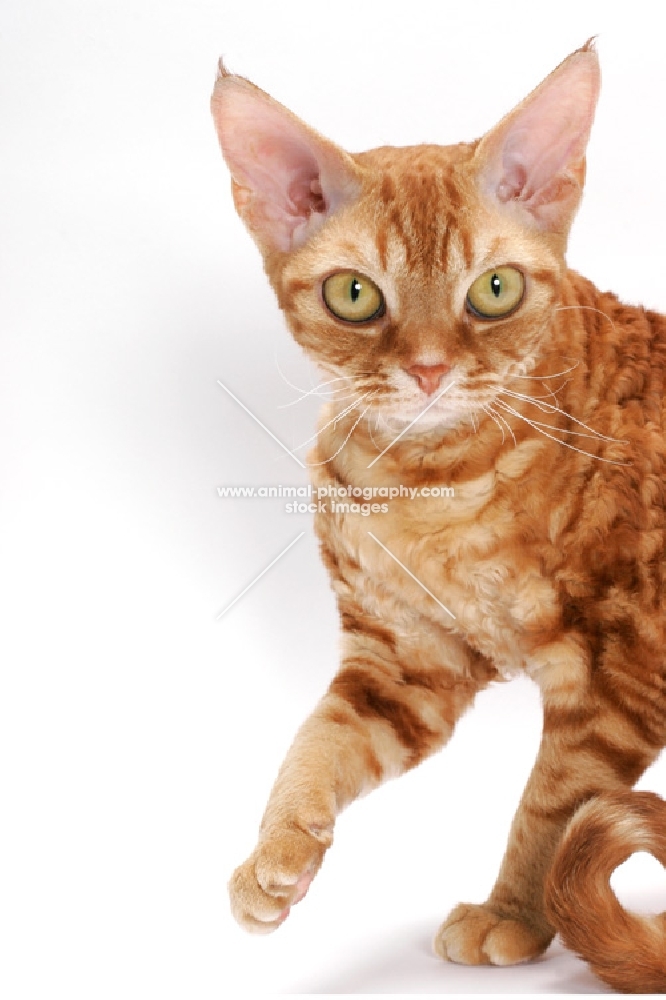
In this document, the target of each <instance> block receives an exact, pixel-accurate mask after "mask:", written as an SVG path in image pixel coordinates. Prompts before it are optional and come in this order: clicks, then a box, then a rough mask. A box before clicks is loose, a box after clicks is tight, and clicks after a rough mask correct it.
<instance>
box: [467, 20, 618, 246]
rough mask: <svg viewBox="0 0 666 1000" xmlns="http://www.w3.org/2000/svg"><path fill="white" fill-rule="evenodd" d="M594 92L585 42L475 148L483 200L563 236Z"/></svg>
mask: <svg viewBox="0 0 666 1000" xmlns="http://www.w3.org/2000/svg"><path fill="white" fill-rule="evenodd" d="M599 84H600V74H599V60H598V58H597V54H596V52H595V50H594V47H593V40H590V41H589V42H587V43H586V44H585V45H584V46H583V48H582V49H578V50H577V51H576V52H573V53H572V54H571V55H570V56H569V57H568V58H567V59H565V60H564V62H563V63H560V65H559V66H558V67H557V69H556V70H554V71H553V72H552V73H551V74H550V76H548V77H546V79H545V80H544V81H543V83H542V84H540V86H538V87H537V88H536V90H534V91H533V92H532V93H531V94H530V95H529V97H527V98H526V99H525V100H524V101H523V102H522V104H519V105H518V107H517V108H514V110H513V111H512V112H510V114H508V115H507V116H506V117H505V118H503V119H502V121H501V122H500V123H499V125H497V126H496V127H495V128H494V129H492V131H490V132H489V133H488V134H487V135H485V136H484V138H483V139H482V140H481V142H480V143H479V146H478V147H477V150H476V153H475V162H476V165H477V171H478V173H477V177H478V181H479V184H480V186H481V190H482V192H483V194H484V195H485V196H486V197H488V198H490V199H492V200H494V201H495V202H496V203H499V204H501V205H506V206H511V205H513V206H514V207H515V209H517V211H518V212H519V213H520V214H521V215H522V216H523V218H524V221H526V222H528V223H529V224H532V225H535V226H536V227H537V228H539V229H542V230H550V231H552V232H559V233H562V234H566V232H567V231H568V229H569V226H570V225H571V222H572V220H573V216H574V213H575V211H576V208H577V206H578V202H579V200H580V196H581V193H582V189H583V181H584V179H585V148H586V146H587V140H588V138H589V135H590V129H591V127H592V120H593V118H594V109H595V107H596V103H597V97H598V96H599Z"/></svg>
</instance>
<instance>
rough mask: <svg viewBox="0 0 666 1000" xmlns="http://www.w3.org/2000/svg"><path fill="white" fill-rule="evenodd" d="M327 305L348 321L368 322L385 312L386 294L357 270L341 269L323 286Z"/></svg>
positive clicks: (337, 315) (331, 310)
mask: <svg viewBox="0 0 666 1000" xmlns="http://www.w3.org/2000/svg"><path fill="white" fill-rule="evenodd" d="M322 295H323V297H324V302H325V303H326V307H327V308H328V309H329V311H330V312H332V313H333V315H334V316H336V317H337V318H338V319H344V320H346V321H347V322H348V323H367V322H368V320H371V319H376V318H377V317H378V316H381V315H382V314H383V312H384V296H383V295H382V293H381V292H380V290H379V289H378V288H377V285H376V284H375V283H374V281H370V278H366V277H364V276H363V275H362V274H357V273H356V272H355V271H340V272H339V273H338V274H332V275H331V276H330V277H329V278H327V279H326V281H325V282H324V284H323V286H322Z"/></svg>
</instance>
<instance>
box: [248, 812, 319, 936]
mask: <svg viewBox="0 0 666 1000" xmlns="http://www.w3.org/2000/svg"><path fill="white" fill-rule="evenodd" d="M332 840H333V834H332V827H321V826H318V825H312V826H309V827H306V828H305V829H303V828H301V827H299V826H296V825H295V824H294V825H289V826H284V827H279V828H277V829H273V830H270V831H265V832H263V833H262V835H261V838H260V840H259V844H258V845H257V847H256V849H255V850H254V852H253V853H252V854H251V855H250V857H249V858H248V860H247V861H246V862H245V864H243V865H241V866H240V868H237V869H236V871H235V872H234V873H233V875H232V876H231V879H230V881H229V895H230V897H231V912H232V913H233V915H234V917H235V918H236V920H237V921H238V923H239V924H240V925H241V926H242V927H244V928H245V929H246V930H248V931H254V932H257V933H260V934H267V933H269V932H270V931H274V930H275V928H276V927H279V926H280V924H281V923H283V921H284V920H286V919H287V917H288V916H289V910H290V909H291V907H292V906H293V905H294V904H295V903H298V902H299V901H300V900H301V899H302V898H303V896H304V895H305V893H306V892H307V891H308V887H309V885H310V882H311V881H312V879H313V878H314V876H315V875H316V873H317V871H318V869H319V866H320V865H321V862H322V858H323V857H324V852H325V851H326V848H327V847H329V846H330V844H331V843H332Z"/></svg>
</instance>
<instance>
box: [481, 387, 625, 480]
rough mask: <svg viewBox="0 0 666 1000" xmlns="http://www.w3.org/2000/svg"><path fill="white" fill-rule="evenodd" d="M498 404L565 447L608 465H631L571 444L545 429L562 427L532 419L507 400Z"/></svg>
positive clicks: (497, 402)
mask: <svg viewBox="0 0 666 1000" xmlns="http://www.w3.org/2000/svg"><path fill="white" fill-rule="evenodd" d="M496 405H497V406H499V407H500V408H501V409H503V410H504V411H505V412H507V413H511V414H512V415H513V416H514V417H517V418H518V419H519V420H522V421H524V422H525V423H526V424H528V426H530V427H532V428H534V430H535V431H537V432H538V433H539V434H543V436H544V437H547V438H550V440H551V441H555V442H556V443H557V444H561V445H562V446H563V447H564V448H569V449H571V451H577V452H578V453H579V454H580V455H585V456H587V458H596V459H597V460H598V461H599V462H606V463H607V464H608V465H631V462H616V461H615V460H614V459H612V458H603V457H602V456H601V455H593V454H592V453H591V452H589V451H583V449H582V448H576V446H575V445H573V444H569V442H568V441H562V439H561V438H558V437H555V435H554V434H549V433H548V432H547V431H545V430H544V429H543V428H544V427H550V429H551V430H554V431H557V430H561V428H559V427H551V426H550V425H549V424H543V423H542V422H541V421H534V420H530V419H529V417H526V416H524V415H523V414H522V413H519V412H518V410H514V408H513V407H512V406H510V405H509V404H508V403H507V402H505V401H504V400H502V399H498V400H496ZM581 436H584V437H589V436H590V435H588V434H586V435H581ZM607 440H610V441H613V440H614V439H613V438H608V439H607Z"/></svg>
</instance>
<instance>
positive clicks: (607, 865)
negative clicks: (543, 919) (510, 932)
mask: <svg viewBox="0 0 666 1000" xmlns="http://www.w3.org/2000/svg"><path fill="white" fill-rule="evenodd" d="M635 851H647V852H649V853H650V854H652V855H654V857H655V858H657V860H658V861H660V862H661V864H662V865H664V866H665V867H666V802H664V801H663V800H662V799H660V798H659V796H658V795H654V794H653V793H652V792H631V791H626V792H617V793H610V794H603V795H600V796H598V797H597V798H594V799H591V800H590V801H589V802H587V803H586V804H585V805H584V806H581V808H580V809H579V810H578V811H577V812H576V813H575V815H574V816H573V818H572V820H571V822H570V823H569V825H568V827H567V829H566V831H565V833H564V836H563V837H562V841H561V843H560V845H559V847H558V849H557V853H556V855H555V860H554V862H553V865H552V868H551V870H550V873H549V875H548V879H547V881H546V914H547V917H548V920H549V921H550V923H551V924H552V925H553V926H554V927H555V928H556V930H557V931H558V932H559V934H560V937H561V938H562V940H563V942H564V944H565V945H566V946H567V947H568V948H571V949H572V951H575V952H577V953H578V954H579V955H580V956H581V957H582V958H584V959H585V961H587V962H589V963H590V966H591V967H592V970H593V971H594V972H595V973H596V974H597V975H598V976H599V978H600V979H603V980H604V982H606V983H608V985H609V986H612V987H613V989H615V990H619V991H621V992H623V993H666V913H661V914H658V915H656V916H639V915H638V914H635V913H629V912H628V911H627V910H625V909H624V908H623V907H622V906H621V905H620V903H619V901H618V899H617V897H616V895H615V893H614V892H613V890H612V889H611V887H610V883H609V879H610V877H611V875H612V874H613V872H614V871H615V869H616V868H617V867H618V865H620V864H622V862H624V861H626V860H627V858H628V857H630V856H631V855H632V854H633V853H634V852H635Z"/></svg>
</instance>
